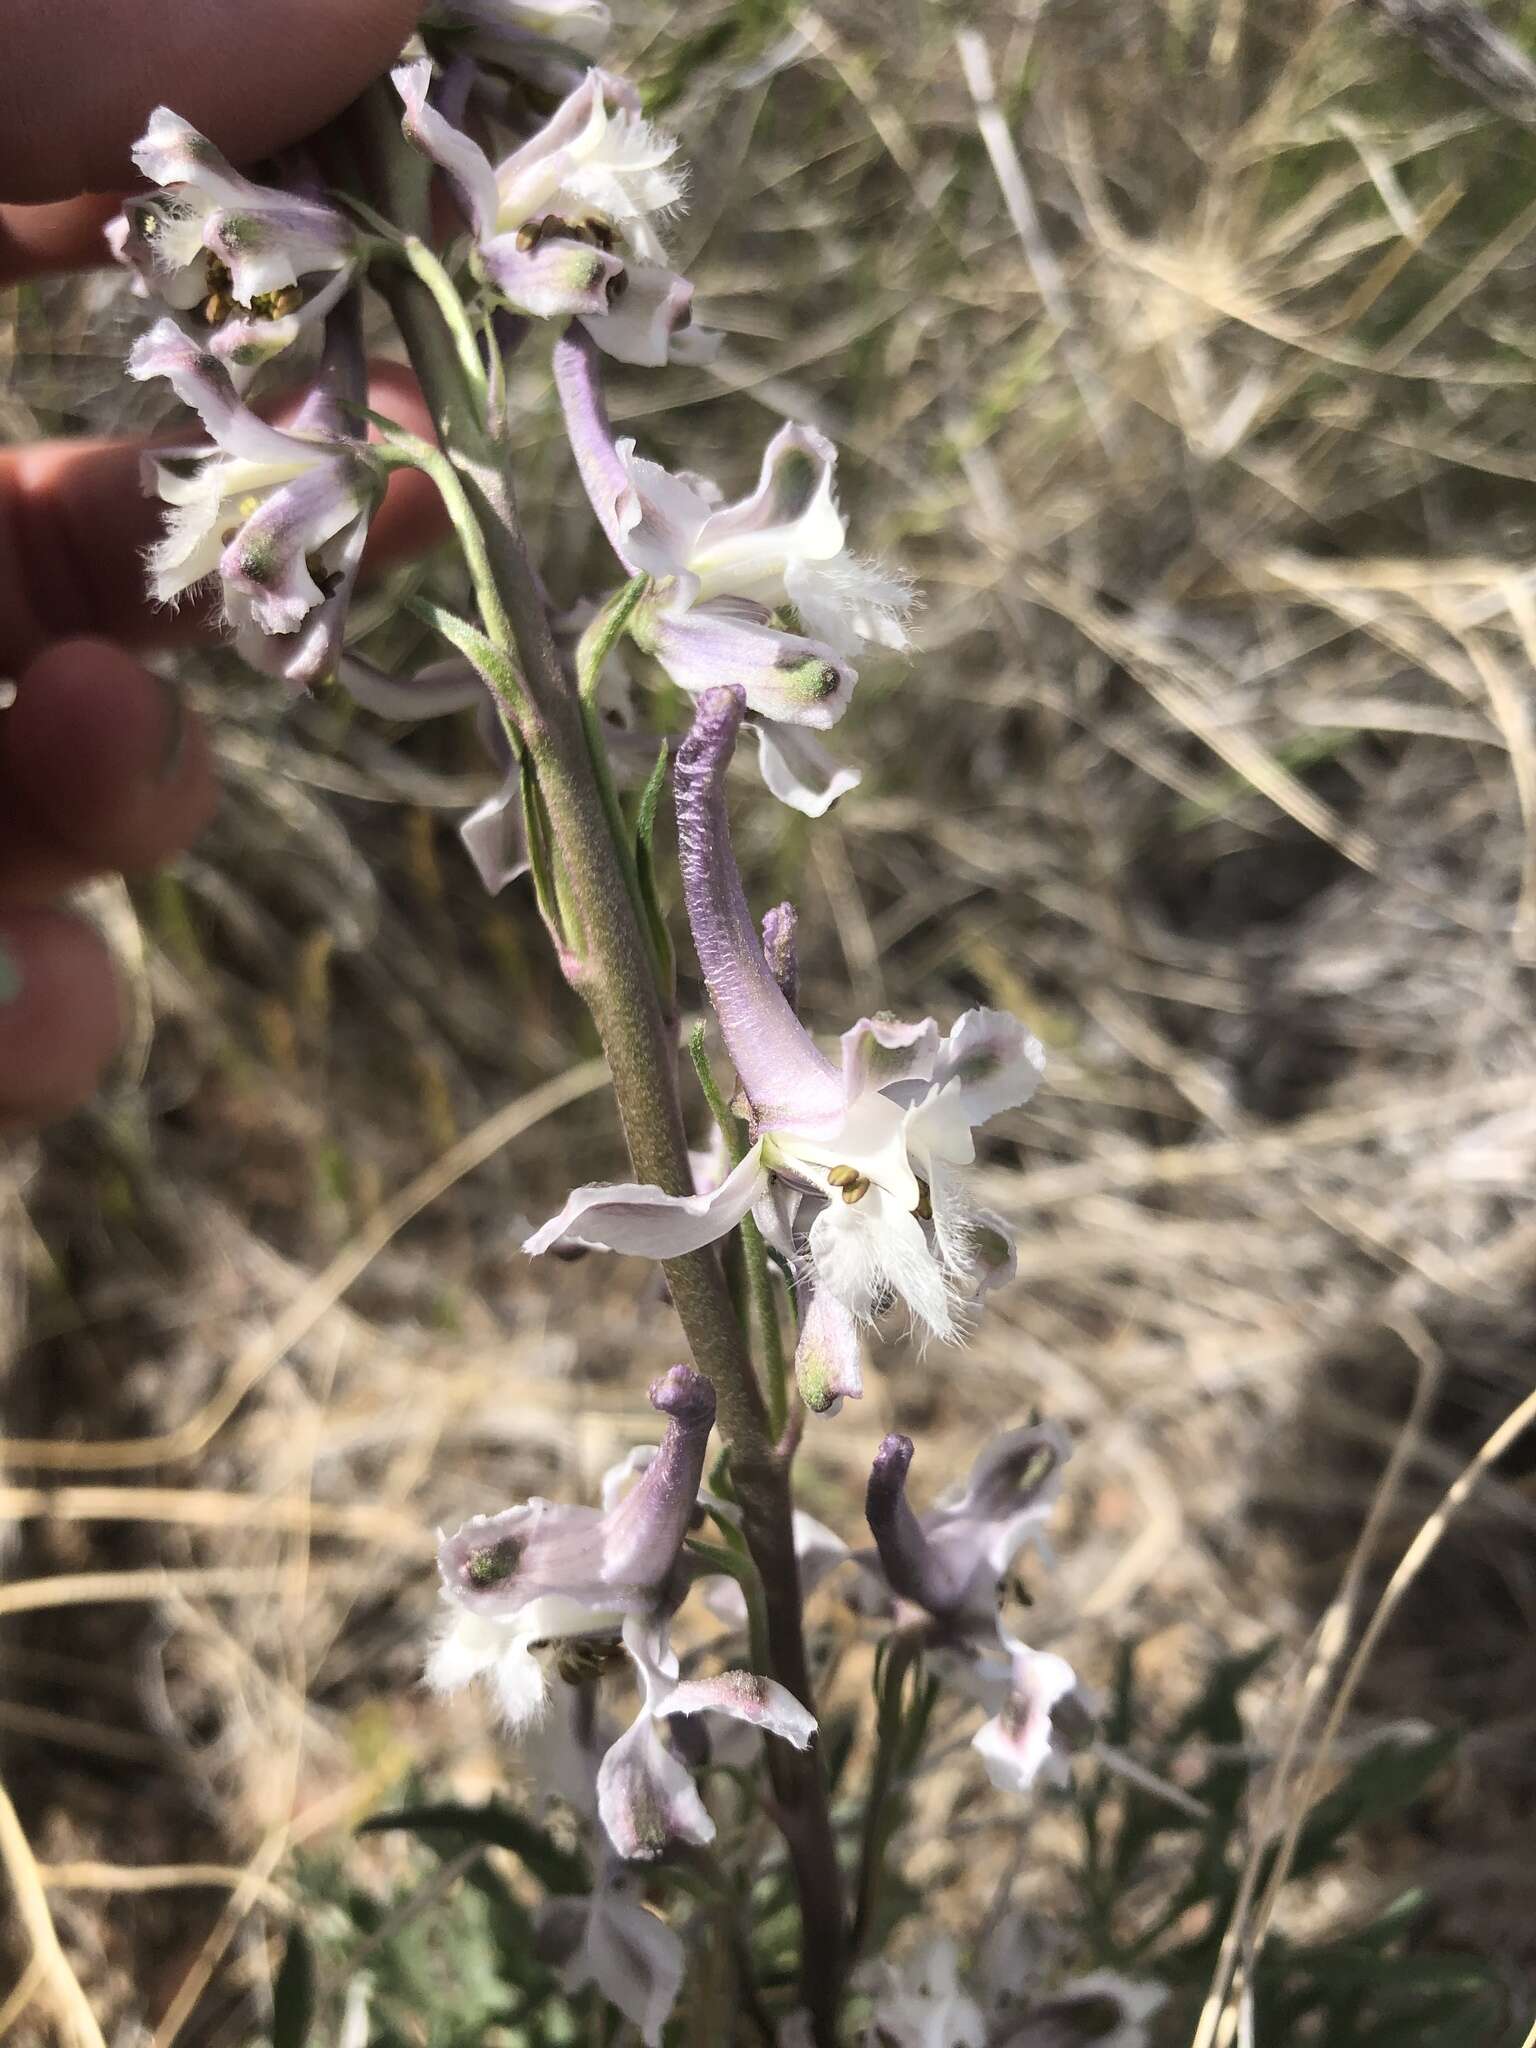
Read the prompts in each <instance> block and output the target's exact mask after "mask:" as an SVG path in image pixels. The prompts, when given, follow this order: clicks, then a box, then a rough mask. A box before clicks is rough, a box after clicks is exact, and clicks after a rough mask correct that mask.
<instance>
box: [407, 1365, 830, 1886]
mask: <svg viewBox="0 0 1536 2048" xmlns="http://www.w3.org/2000/svg"><path fill="white" fill-rule="evenodd" d="M651 1405H652V1406H653V1407H654V1408H656V1409H657V1410H658V1412H659V1413H662V1414H664V1415H666V1416H667V1417H668V1426H667V1431H666V1434H665V1436H664V1437H663V1439H662V1442H661V1445H660V1448H659V1449H658V1450H657V1451H656V1452H655V1453H654V1455H652V1456H650V1457H649V1458H643V1459H642V1458H632V1459H628V1460H625V1461H624V1463H623V1465H622V1466H620V1467H619V1468H617V1469H616V1470H615V1472H614V1473H613V1474H612V1475H610V1477H611V1482H612V1483H611V1484H609V1485H605V1489H604V1491H605V1496H606V1498H605V1503H604V1506H603V1507H602V1508H600V1509H599V1508H588V1507H573V1506H560V1505H557V1504H556V1503H555V1502H553V1501H547V1500H532V1501H528V1502H526V1503H524V1504H523V1505H522V1506H520V1507H515V1508H508V1509H506V1510H505V1511H504V1512H503V1513H502V1514H499V1515H477V1516H475V1517H474V1518H473V1519H472V1520H470V1521H468V1522H466V1523H465V1524H464V1526H463V1527H462V1528H461V1529H459V1530H457V1531H456V1532H455V1534H454V1535H452V1536H450V1537H448V1538H446V1539H445V1540H444V1541H443V1543H442V1544H441V1546H440V1548H439V1552H438V1565H439V1570H440V1571H441V1574H442V1581H443V1594H444V1598H445V1599H446V1601H447V1603H448V1607H449V1612H450V1620H449V1624H448V1626H447V1628H446V1629H445V1630H444V1631H443V1633H442V1635H441V1636H440V1637H439V1639H438V1642H437V1645H436V1647H435V1649H434V1650H433V1652H432V1655H431V1657H430V1659H429V1661H428V1665H427V1679H428V1682H429V1683H430V1684H432V1685H433V1686H435V1687H436V1688H437V1689H438V1690H439V1691H444V1692H451V1691H456V1690H457V1689H458V1688H459V1687H461V1686H464V1685H467V1684H468V1683H469V1682H470V1681H471V1680H472V1679H475V1678H481V1677H483V1678H486V1679H488V1680H489V1681H490V1683H491V1685H492V1687H493V1689H494V1691H495V1694H496V1698H497V1700H498V1702H499V1704H500V1706H501V1709H502V1713H503V1715H504V1717H505V1718H506V1720H507V1721H508V1723H509V1724H510V1725H511V1726H512V1727H514V1728H519V1729H522V1728H528V1727H530V1726H533V1725H534V1724H536V1723H538V1722H539V1721H540V1720H541V1719H542V1718H543V1717H544V1715H545V1713H546V1711H547V1709H548V1705H549V1683H548V1679H547V1677H546V1674H545V1670H544V1666H543V1663H542V1662H541V1659H540V1655H539V1653H540V1652H541V1651H552V1652H554V1653H555V1655H556V1658H557V1660H558V1659H559V1658H560V1657H562V1656H564V1657H566V1658H567V1659H569V1660H572V1662H571V1665H570V1668H571V1669H572V1670H573V1671H575V1672H576V1673H578V1674H580V1673H583V1672H585V1671H586V1670H587V1669H588V1663H587V1660H588V1659H591V1660H592V1664H591V1668H592V1669H593V1670H594V1671H595V1672H600V1671H601V1670H603V1669H604V1668H606V1666H607V1664H608V1663H609V1662H611V1661H614V1660H615V1659H616V1660H617V1661H619V1662H621V1663H622V1662H624V1661H628V1663H629V1664H630V1665H631V1666H632V1668H633V1670H634V1672H635V1675H636V1677H637V1679H638V1681H639V1684H640V1688H641V1705H640V1711H639V1713H638V1714H637V1715H636V1717H635V1719H634V1720H633V1721H632V1722H631V1724H630V1726H629V1727H628V1728H627V1729H625V1731H624V1733H623V1734H622V1735H620V1736H619V1738H618V1740H617V1741H616V1742H614V1743H612V1744H611V1745H610V1747H609V1748H608V1749H607V1751H606V1753H605V1754H604V1755H603V1757H602V1761H601V1763H600V1764H599V1765H598V1766H597V1772H596V1783H595V1807H596V1812H597V1815H598V1817H599V1819H600V1820H601V1822H602V1825H603V1828H604V1830H605V1831H606V1833H607V1836H608V1839H609V1841H610V1842H611V1843H612V1845H613V1848H614V1850H615V1851H616V1852H617V1854H618V1855H620V1856H621V1857H624V1858H625V1859H626V1860H632V1861H642V1862H644V1861H650V1860H651V1859H653V1858H655V1857H657V1856H660V1855H661V1854H662V1853H663V1852H664V1851H665V1850H666V1848H667V1847H668V1845H669V1844H670V1843H672V1842H675V1841H683V1842H692V1843H695V1844H703V1843H706V1842H709V1841H712V1840H713V1838H714V1833H715V1826H714V1822H713V1821H712V1820H711V1819H710V1817H709V1813H708V1811H707V1810H706V1808H705V1805H704V1802H703V1800H702V1798H701V1797H700V1796H699V1790H698V1787H697V1786H696V1785H695V1784H694V1781H693V1777H692V1774H691V1773H690V1771H689V1770H688V1767H687V1765H686V1764H685V1763H684V1762H683V1761H682V1759H681V1758H680V1757H678V1756H677V1755H676V1754H675V1753H674V1751H673V1750H672V1749H670V1748H669V1747H668V1745H667V1743H666V1741H665V1740H664V1739H663V1733H662V1731H663V1728H664V1726H665V1724H666V1723H667V1722H668V1721H669V1720H671V1719H672V1718H673V1717H674V1716H678V1715H682V1716H687V1715H692V1714H701V1713H717V1714H724V1715H726V1716H728V1717H729V1718H731V1719H733V1720H737V1721H745V1722H747V1723H749V1724H750V1725H751V1726H753V1727H756V1728H760V1729H762V1730H764V1732H766V1733H768V1734H771V1735H775V1736H778V1737H779V1738H780V1739H781V1740H783V1741H786V1742H791V1743H793V1744H794V1745H795V1747H796V1748H798V1749H804V1748H805V1747H806V1746H807V1745H808V1744H809V1742H810V1740H811V1737H812V1736H813V1735H814V1733H815V1731H816V1723H815V1720H814V1718H813V1717H812V1716H811V1715H810V1714H809V1713H808V1712H807V1711H806V1709H805V1708H804V1707H803V1706H802V1705H801V1704H800V1702H799V1701H798V1700H797V1699H796V1698H795V1697H794V1695H793V1694H792V1693H790V1692H788V1691H787V1690H786V1689H785V1688H784V1687H783V1686H782V1685H779V1684H777V1683H776V1682H775V1681H774V1680H773V1679H771V1678H765V1677H762V1676H760V1675H759V1674H757V1673H756V1672H751V1671H724V1672H721V1673H719V1674H717V1675H716V1676H714V1677H706V1678H687V1679H684V1678H681V1677H680V1670H679V1664H678V1659H677V1656H676V1654H675V1652H674V1651H673V1649H672V1647H671V1644H670V1642H669V1641H668V1637H667V1627H668V1623H669V1621H670V1619H671V1616H672V1613H673V1611H674V1610H675V1608H676V1607H677V1605H678V1603H679V1601H680V1600H681V1598H682V1596H683V1594H684V1592H685V1591H686V1589H687V1586H688V1583H689V1580H690V1578H691V1577H692V1576H693V1575H694V1573H693V1567H692V1565H691V1561H690V1560H689V1559H687V1558H686V1557H685V1556H684V1554H683V1544H684V1541H685V1539H686V1537H687V1534H688V1526H689V1521H690V1519H691V1517H692V1515H693V1512H694V1507H695V1503H696V1501H697V1499H698V1493H699V1482H700V1480H701V1478H702V1476H703V1470H704V1454H705V1448H706V1445H707V1443H708V1440H709V1433H710V1429H711V1427H712V1426H713V1423H714V1415H715V1398H714V1392H713V1389H712V1388H711V1387H710V1384H709V1382H708V1381H707V1380H706V1379H705V1378H704V1377H703V1375H702V1374H700V1373H697V1372H695V1371H693V1369H692V1368H691V1367H689V1366H685V1365H678V1366H674V1367H673V1368H672V1370H671V1371H670V1372H669V1373H666V1374H664V1375H663V1377H662V1378H661V1379H659V1380H658V1381H656V1383H655V1384H654V1385H653V1386H652V1388H651ZM632 1471H638V1473H639V1477H638V1478H637V1479H636V1480H635V1483H634V1484H633V1485H632V1486H630V1487H629V1488H628V1490H627V1491H621V1487H622V1482H623V1480H624V1479H625V1478H626V1477H627V1476H628V1475H629V1473H630V1472H632ZM558 1668H559V1665H558V1661H557V1669H558Z"/></svg>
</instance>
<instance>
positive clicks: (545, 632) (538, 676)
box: [360, 85, 845, 2048]
mask: <svg viewBox="0 0 1536 2048" xmlns="http://www.w3.org/2000/svg"><path fill="white" fill-rule="evenodd" d="M360 116H361V122H362V125H363V131H364V134H365V136H366V149H367V155H368V157H369V158H370V159H372V165H373V168H374V169H375V171H376V173H377V175H378V180H379V182H378V183H377V184H376V186H375V188H374V189H375V194H387V195H388V202H389V207H390V211H391V213H392V217H393V218H394V219H395V220H396V221H397V223H398V224H399V225H400V226H401V227H402V228H403V229H404V230H405V231H406V232H407V233H424V232H425V229H426V225H427V222H426V188H425V185H424V184H423V183H422V182H421V181H420V180H419V179H418V178H417V176H416V165H415V162H413V161H412V160H411V153H410V152H409V150H408V148H407V146H406V145H405V143H404V142H403V139H402V137H401V135H400V129H399V120H398V111H397V109H396V108H395V107H394V106H393V104H392V101H391V99H390V97H389V88H388V86H387V85H381V86H379V87H375V88H374V89H373V92H372V94H371V95H370V96H368V97H365V99H364V100H363V101H362V102H361V103H360ZM402 152H404V155H403V156H402ZM375 282H376V283H377V285H378V287H379V289H380V290H381V291H382V292H383V294H384V297H385V298H386V300H387V301H388V303H389V306H390V310H391V311H392V313H393V314H394V318H395V323H396V326H397V327H398V329H399V332H400V335H401V338H402V340H403V341H404V343H405V346H406V349H407V351H408V353H409V355H410V359H411V365H412V368H413V369H414V370H415V372H416V376H417V379H418V381H419V382H420V384H421V388H422V391H423V393H424V395H425V397H426V400H427V403H428V406H429V407H430V409H431V412H432V416H433V419H434V421H435V422H436V424H437V429H438V435H439V439H440V441H441V444H442V446H443V449H444V451H445V452H446V453H447V454H448V456H449V457H450V459H451V460H452V462H453V464H454V466H455V468H456V469H457V470H458V472H459V474H460V475H461V476H462V478H463V480H464V487H465V490H466V492H467V494H468V496H469V500H470V503H471V505H472V507H473V509H474V512H475V516H476V518H477V520H478V522H479V524H480V527H481V530H482V532H483V534H484V536H485V543H486V553H487V556H488V558H489V566H490V572H491V576H492V578H493V581H494V585H495V595H496V598H497V600H499V608H500V610H501V611H502V612H503V613H504V614H505V617H506V618H507V620H508V621H509V622H510V625H511V632H512V639H513V642H514V647H513V649H509V650H508V651H509V652H515V654H516V656H517V660H518V664H519V667H520V669H521V672H522V676H523V682H524V690H525V695H526V698H527V704H526V708H525V711H524V713H523V718H522V724H523V728H524V729H523V742H524V744H525V746H526V747H527V748H528V751H529V754H530V755H531V757H532V759H533V762H534V765H535V767H536V770H537V774H538V780H539V787H540V790H541V791H542V793H543V796H544V801H545V804H546V806H547V809H548V813H549V819H550V825H551V829H552V831H553V834H554V839H555V846H556V851H557V854H558V857H559V859H560V861H561V863H562V864H563V866H564V869H565V873H566V875H567V877H568V879H569V882H570V886H571V892H572V895H573V897H574V899H575V901H576V903H577V905H578V907H579V912H580V917H581V944H582V949H583V967H584V972H583V975H582V978H581V989H582V994H583V996H584V997H585V998H586V1001H587V1002H588V1004H589V1006H590V1008H591V1010H592V1014H593V1017H594V1019H595V1020H596V1023H597V1028H598V1031H599V1034H600V1035H601V1038H602V1041H603V1049H604V1051H605V1052H606V1053H607V1056H608V1063H609V1066H610V1068H611V1070H612V1074H613V1090H614V1096H615V1098H616V1100H617V1103H618V1109H619V1118H620V1121H621V1123H622V1125H623V1128H624V1137H625V1141H626V1143H627V1145H628V1147H629V1156H630V1160H631V1163H632V1165H633V1168H634V1172H635V1176H636V1178H637V1179H638V1180H642V1181H648V1182H651V1183H653V1184H654V1185H656V1186H657V1187H660V1188H662V1189H663V1190H664V1191H665V1192H666V1193H668V1194H672V1195H681V1194H691V1193H692V1192H693V1177H692V1172H691V1169H690V1167H689V1163H688V1141H687V1134H686V1130H685V1127H684V1123H683V1113H682V1104H681V1101H680V1098H679V1095H678V1087H677V1048H676V1045H675V1044H674V1042H673V1036H672V1033H671V1031H670V1029H669V1027H668V1025H667V1022H666V1019H665V1018H664V1016H663V1014H662V1007H661V998H660V994H659V992H658V990H657V987H656V981H655V976H654V973H653V971H652V966H651V960H650V955H649V949H648V947H647V944H646V940H645V935H644V932H643V930H642V928H641V925H640V921H639V918H638V917H637V915H636V912H635V908H634V905H633V902H632V900H631V897H630V893H629V889H628V887H627V885H626V882H625V878H624V873H623V869H622V866H621V863H620V859H619V854H618V850H617V848H616V847H615V845H614V843H613V837H612V833H611V830H610V826H609V820H608V816H607V813H606V811H605V808H604V804H603V798H602V792H601V790H600V788H599V786H598V782H597V777H596V775H595V773H594V770H593V766H592V761H591V757H590V755H589V753H588V749H587V740H586V736H585V733H584V731H583V724H582V717H581V709H580V705H579V703H578V701H577V697H576V693H575V691H574V690H573V689H572V688H571V687H570V684H569V683H568V681H567V679H566V677H565V674H564V672H563V671H562V669H561V666H560V662H559V659H558V656H557V654H556V651H555V645H554V641H553V638H552V637H551V634H550V629H549V621H548V618H547V616H546V614H545V611H544V605H543V601H542V598H541V596H540V594H539V588H538V584H537V582H536V580H535V577H534V574H533V570H532V567H531V565H530V562H529V559H528V552H527V548H526V545H525V543H524V540H523V534H522V528H521V524H520V521H519V519H518V513H517V505H516V501H515V498H514V496H513V491H512V484H511V478H510V476H509V474H508V470H507V463H506V459H505V455H504V451H503V450H502V449H501V448H500V447H499V446H498V445H497V443H496V441H495V439H494V438H493V436H492V435H491V433H490V432H489V430H488V428H487V427H486V425H485V424H484V423H483V422H482V421H481V419H480V418H479V416H478V412H477V409H476V406H475V403H474V400H473V397H472V395H471V392H470V390H469V387H468V385H467V383H466V381H465V378H464V374H463V370H462V367H461V365H460V363H459V361H458V358H457V355H456V352H455V349H454V345H453V341H452V338H451V336H450V335H449V333H448V331H447V329H446V327H445V326H444V323H443V319H442V316H441V314H440V312H439V311H438V309H437V307H436V305H435V304H434V302H433V298H432V294H431V293H430V291H429V290H428V289H427V287H426V285H424V284H423V283H422V281H421V279H420V278H419V277H417V276H416V275H414V274H413V273H412V271H411V270H409V269H408V268H407V267H406V266H405V265H404V264H403V263H402V264H397V265H396V264H384V265H381V266H380V267H379V269H378V271H377V273H376V276H375ZM484 609H485V608H484V607H483V608H482V610H483V611H484ZM482 624H483V625H484V626H486V628H487V630H488V631H491V630H493V629H492V627H491V622H490V620H489V619H487V618H485V617H484V616H483V617H482ZM664 1271H665V1273H666V1277H667V1284H668V1286H669V1287H670V1289H671V1293H672V1300H673V1303H674V1305H675V1306H676V1309H677V1313H678V1318H679V1320H680V1321H681V1323H682V1326H683V1330H684V1332H685V1334H686V1336H687V1338H688V1343H689V1346H690V1348H691V1350H692V1352H693V1356H694V1360H695V1363H696V1364H697V1365H698V1367H699V1370H700V1371H701V1372H703V1373H705V1374H706V1375H707V1376H708V1378H709V1380H710V1382H711V1383H712V1385H713V1386H714V1389H715V1396H716V1401H717V1404H718V1409H717V1412H718V1416H719V1426H720V1432H721V1435H722V1437H723V1438H724V1440H725V1445H726V1449H727V1452H728V1454H729V1457H730V1467H731V1477H732V1480H733V1483H734V1486H735V1490H736V1497H737V1500H738V1502H739V1504H740V1507H741V1511H742V1525H743V1532H744V1534H745V1536H746V1540H747V1545H748V1548H749V1549H750V1551H751V1553H752V1557H753V1560H754V1562H755V1563H756V1565H757V1568H758V1572H759V1574H760V1575H761V1579H762V1585H763V1596H764V1604H765V1608H766V1621H767V1636H768V1657H769V1663H770V1666H771V1669H772V1675H773V1676H774V1677H775V1678H777V1679H778V1680H779V1681H780V1683H781V1684H783V1685H786V1686H787V1687H788V1688H789V1690H790V1691H791V1692H792V1693H794V1694H795V1696H796V1698H798V1699H799V1700H801V1701H803V1702H804V1703H805V1704H806V1705H807V1706H810V1707H814V1704H815V1703H814V1699H813V1694H812V1687H811V1682H810V1672H809V1667H808V1664H807V1660H806V1652H805V1634H804V1629H803V1626H802V1616H801V1596H800V1573H799V1565H798V1562H797V1560H796V1557H795V1547H794V1534H793V1526H792V1519H791V1517H792V1502H791V1497H790V1475H789V1468H788V1464H787V1462H786V1461H785V1459H783V1458H782V1457H781V1456H780V1454H779V1452H778V1449H777V1447H776V1445H775V1444H774V1441H773V1437H772V1435H771V1433H770V1428H769V1418H768V1414H767V1410H766V1409H765V1407H764V1404H763V1397H762V1393H761V1390H760V1389H759V1387H758V1383H757V1377H756V1374H755V1373H754V1371H753V1367H752V1357H751V1352H750V1349H749V1347H748V1344H747V1340H746V1336H745V1333H744V1331H743V1330H742V1327H741V1324H740V1322H739V1320H738V1318H737V1316H736V1313H735V1310H734V1308H733V1306H732V1303H731V1298H730V1293H729V1290H728V1289H727V1287H726V1283H725V1275H724V1272H723V1270H722V1268H721V1266H720V1262H719V1260H718V1259H717V1257H716V1256H715V1254H714V1252H713V1251H712V1250H707V1249H706V1250H703V1251H699V1252H694V1253H690V1254H689V1255H688V1256H687V1257H684V1258H679V1259H670V1260H667V1261H666V1262H665V1264H664ZM765 1748H766V1753H767V1758H768V1768H769V1772H770V1777H771V1782H772V1786H773V1795H774V1802H775V1807H776V1818H777V1820H778V1823H779V1826H780V1829H781V1831H782V1833H783V1835H784V1839H785V1842H786V1844H787V1846H788V1850H789V1855H790V1861H791V1864H792V1866H793V1869H794V1874H795V1882H796V1887H797V1890H798V1894H799V1900H800V1908H801V1918H802V1947H801V1955H802V1980H801V1995H802V1997H803V1999H804V2002H805V2005H806V2008H807V2010H808V2011H809V2013H810V2015H811V2019H812V2024H813V2027H814V2030H815V2035H816V2041H817V2048H834V2044H835V2040H836V2032H837V2011H838V2006H839V2003H840V1998H841V1988H842V1976H843V1968H844V1951H845V1924H844V1908H843V1897H842V1880H841V1874H840V1872H839V1870H838V1864H837V1850H836V1843H835V1840H834V1837H833V1833H832V1821H831V1813H830V1808H829V1805H828V1796H827V1786H826V1779H825V1776H824V1773H823V1770H822V1765H821V1759H820V1756H819V1754H818V1753H817V1752H816V1751H814V1750H813V1751H811V1752H809V1753H805V1754H802V1753H801V1752H799V1751H797V1750H794V1749H792V1748H790V1746H789V1745H788V1744H787V1743H783V1742H779V1741H775V1740H774V1739H772V1738H769V1740H768V1741H767V1743H766V1745H765Z"/></svg>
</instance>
